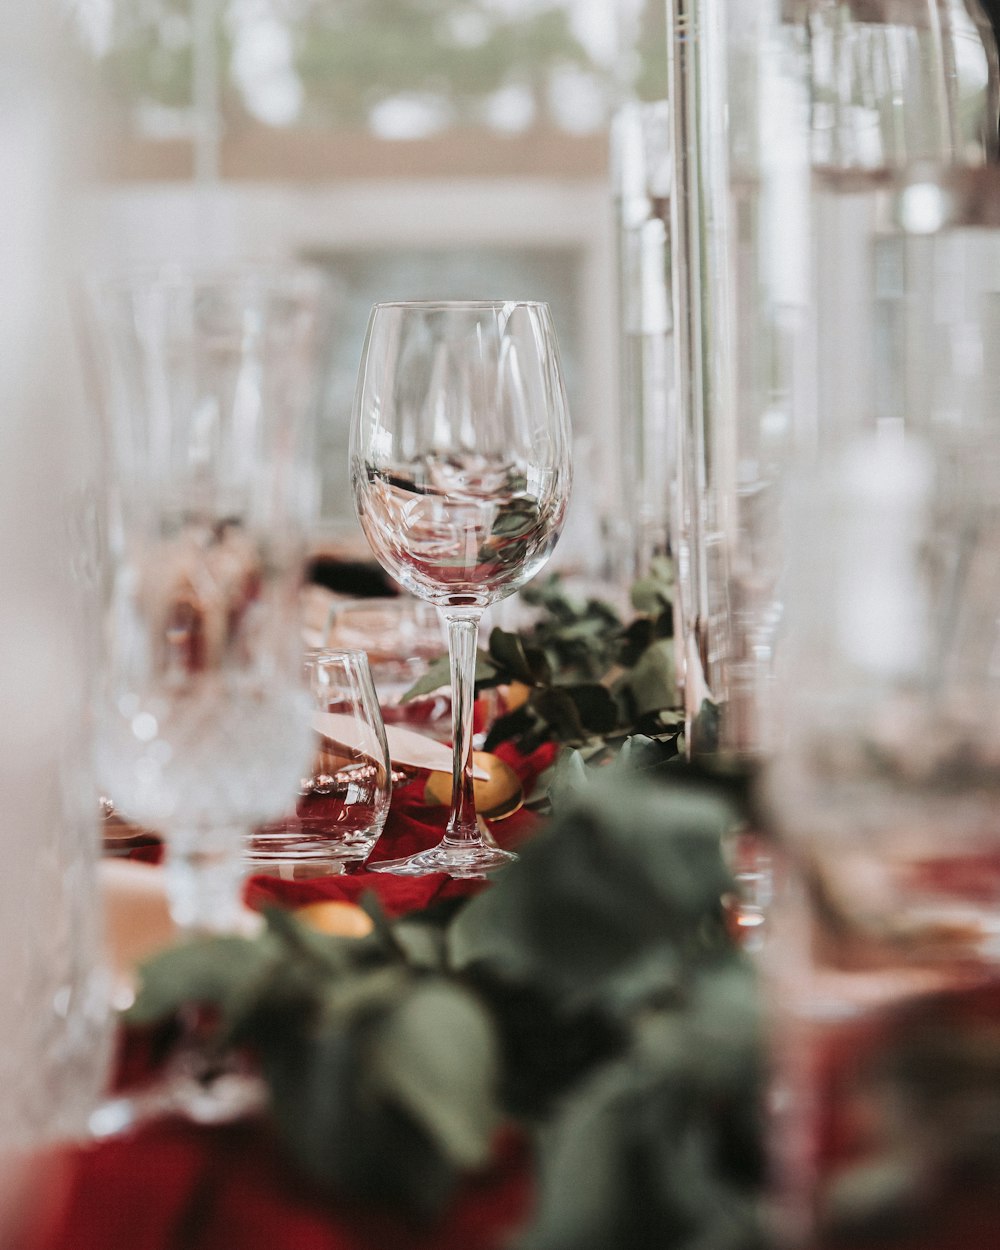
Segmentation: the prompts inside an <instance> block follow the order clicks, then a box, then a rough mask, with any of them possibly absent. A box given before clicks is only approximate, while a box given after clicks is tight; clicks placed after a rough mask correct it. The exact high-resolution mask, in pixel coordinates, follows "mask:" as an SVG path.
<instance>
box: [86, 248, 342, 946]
mask: <svg viewBox="0 0 1000 1250" xmlns="http://www.w3.org/2000/svg"><path fill="white" fill-rule="evenodd" d="M90 295H91V298H90V300H89V304H88V310H89V313H90V318H89V325H90V329H91V332H92V342H93V345H94V347H95V349H96V352H97V357H98V360H99V363H100V364H101V366H102V368H101V377H102V379H103V383H104V388H105V394H104V401H105V403H104V412H105V416H106V423H105V428H106V436H107V437H106V454H107V458H108V469H109V473H108V478H109V486H108V505H109V507H108V517H107V529H108V557H109V558H108V565H107V574H106V610H105V635H106V636H105V646H106V659H105V668H104V683H103V687H104V688H103V700H102V703H101V708H100V726H99V751H98V760H99V775H100V779H101V784H102V785H103V786H104V787H105V788H106V792H107V794H109V795H110V797H111V799H112V800H113V802H114V804H115V806H116V808H117V810H118V812H119V813H120V814H121V815H122V816H123V817H125V818H127V819H128V820H130V821H134V822H136V823H137V824H139V825H144V826H147V827H148V828H151V829H155V830H157V831H158V832H160V833H162V834H163V835H164V837H165V839H166V876H167V888H168V894H169V900H170V907H171V912H172V915H173V918H174V921H175V922H176V924H177V925H178V926H179V927H180V928H181V929H182V930H187V931H193V930H199V931H204V930H214V931H225V930H227V929H230V928H232V927H233V926H234V925H235V924H236V921H237V916H238V914H239V907H240V882H241V877H242V871H243V869H242V862H241V854H242V849H243V839H244V836H245V835H246V833H247V832H248V831H249V830H250V829H251V828H252V827H253V826H255V825H257V824H260V823H262V822H264V821H266V820H269V819H272V818H274V817H277V816H279V815H280V814H281V812H282V810H283V808H284V806H285V804H286V802H287V799H288V795H289V793H290V792H292V793H294V787H295V783H296V781H297V779H298V778H299V777H300V776H302V773H303V771H304V770H305V768H306V767H307V766H308V759H309V746H310V741H309V730H308V715H307V703H306V697H305V691H304V690H303V687H302V682H301V643H300V635H299V620H298V600H297V592H298V586H299V582H300V577H301V570H302V564H303V534H304V528H305V525H306V524H307V522H308V520H309V517H310V511H311V506H312V503H313V501H314V500H315V491H314V490H313V489H312V487H311V483H310V479H309V476H308V463H309V461H308V450H309V447H308V439H307V438H306V434H307V432H308V427H307V421H306V418H307V414H308V411H309V401H310V394H311V387H312V381H313V361H312V348H313V342H314V332H315V328H316V324H317V312H318V308H319V306H320V300H321V288H320V286H319V285H318V281H317V280H316V279H315V278H314V277H313V276H312V275H311V274H310V273H308V272H306V271H300V270H298V269H295V268H291V269H280V268H275V269H273V270H266V269H260V268H253V267H247V268H244V269H235V270H232V271H227V272H223V273H202V272H192V271H185V270H180V269H177V270H169V271H162V272H146V271H142V272H138V273H134V272H132V273H127V274H125V275H122V276H117V277H109V278H104V279H99V280H97V281H96V282H95V283H94V284H93V286H92V288H91V291H90Z"/></svg>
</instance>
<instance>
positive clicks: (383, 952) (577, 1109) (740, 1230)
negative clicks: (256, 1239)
mask: <svg viewBox="0 0 1000 1250" xmlns="http://www.w3.org/2000/svg"><path fill="white" fill-rule="evenodd" d="M733 822H734V812H733V810H732V809H731V808H730V807H729V805H728V804H727V803H726V802H724V801H722V800H721V799H720V798H719V797H717V796H715V795H713V794H711V793H708V792H698V791H697V790H696V789H694V788H690V787H679V788H675V787H672V786H664V785H663V783H662V782H661V781H656V780H653V779H651V778H649V777H644V776H643V775H641V774H640V772H639V771H638V770H637V769H636V767H635V765H634V764H633V765H630V764H628V763H627V762H624V763H617V764H614V765H612V766H611V767H610V768H607V769H601V770H599V773H598V774H597V776H596V777H595V778H594V779H593V780H591V779H590V774H589V773H588V779H587V781H586V782H585V783H583V784H581V785H578V786H574V787H570V788H567V787H563V788H562V789H561V790H560V795H559V799H558V802H557V804H556V807H555V810H554V813H553V815H552V817H551V819H550V820H549V821H548V822H547V824H546V827H545V828H544V829H543V831H542V832H541V833H539V834H538V836H537V837H536V838H534V839H533V840H532V841H531V842H530V844H529V845H527V846H526V847H525V849H524V851H523V853H522V854H521V857H520V858H519V860H518V861H517V862H516V863H514V864H512V865H511V866H510V867H509V868H507V869H505V870H504V871H503V872H502V873H501V874H498V875H497V876H495V877H494V878H493V882H492V884H491V886H490V888H489V889H488V890H486V891H485V892H483V893H481V894H479V895H477V896H476V897H474V898H472V899H470V900H466V901H460V902H458V903H450V904H448V905H446V906H444V907H441V908H438V909H436V910H431V911H427V912H421V913H416V914H412V915H410V916H408V917H405V918H403V919H400V920H397V921H395V922H389V921H388V920H387V919H386V918H385V917H384V916H383V915H382V914H381V912H380V910H379V908H378V905H377V902H376V901H375V900H374V899H373V898H369V899H367V900H366V903H365V905H366V908H367V910H368V911H369V912H370V914H371V915H372V916H373V918H374V919H375V922H376V923H375V928H374V930H373V932H372V933H370V934H369V935H368V936H366V937H361V938H349V937H335V936H331V935H328V934H324V933H320V932H317V931H315V930H313V929H311V928H309V927H307V926H306V925H305V924H303V923H301V922H300V921H299V920H298V919H296V918H295V917H294V916H293V915H291V914H290V913H287V912H280V911H279V912H274V913H271V914H270V915H269V916H268V926H267V929H266V930H265V931H264V933H263V934H262V936H260V937H258V938H255V939H244V938H238V937H219V938H212V939H205V940H201V941H197V942H193V943H189V944H187V945H182V946H180V947H177V948H174V949H173V950H171V951H168V952H166V953H165V954H163V955H161V956H159V957H158V958H157V959H156V960H155V961H153V962H152V963H151V964H149V965H147V967H146V969H145V973H144V980H143V985H142V991H141V993H140V996H139V999H138V1001H137V1003H136V1005H135V1007H134V1008H133V1010H132V1013H131V1014H132V1019H133V1020H134V1021H135V1022H137V1023H140V1022H150V1021H154V1020H159V1019H162V1018H164V1017H167V1016H169V1015H170V1014H172V1013H173V1012H175V1011H177V1010H178V1009H179V1008H180V1007H182V1006H183V1005H185V1004H189V1003H191V1002H192V1001H197V1002H201V1003H206V1004H211V1005H213V1006H214V1008H216V1011H217V1014H216V1017H215V1018H216V1020H217V1024H216V1028H215V1031H214V1035H213V1044H214V1045H215V1046H216V1047H217V1048H219V1050H220V1051H221V1052H223V1053H224V1052H226V1051H227V1050H229V1049H231V1048H241V1049H242V1048H248V1049H249V1050H250V1051H251V1052H252V1053H253V1054H254V1055H255V1057H256V1059H257V1062H258V1063H259V1067H260V1070H261V1072H262V1074H263V1077H264V1080H265V1084H266V1086H267V1091H268V1096H269V1107H270V1114H271V1117H272V1119H273V1122H274V1124H275V1126H276V1128H277V1130H278V1134H279V1136H280V1138H281V1139H282V1140H283V1142H284V1143H285V1145H286V1147H287V1149H288V1151H289V1152H290V1154H291V1156H292V1157H293V1158H294V1159H295V1160H296V1161H297V1163H298V1164H299V1165H300V1167H301V1168H302V1169H303V1170H304V1171H305V1172H306V1173H307V1174H308V1175H309V1176H310V1177H311V1178H312V1179H313V1180H314V1181H316V1182H318V1183H319V1184H320V1185H321V1186H323V1187H324V1188H326V1189H328V1190H329V1191H330V1192H331V1193H333V1194H335V1195H337V1196H340V1197H344V1198H349V1199H353V1200H359V1199H360V1200H362V1201H372V1202H376V1203H378V1204H380V1205H383V1206H384V1205H389V1206H393V1207H395V1208H397V1209H400V1210H402V1211H404V1212H406V1213H407V1214H408V1215H410V1216H411V1217H418V1218H419V1217H424V1218H427V1219H431V1218H433V1217H434V1216H435V1215H436V1214H438V1213H439V1212H440V1211H441V1210H442V1209H443V1208H444V1206H445V1205H446V1204H447V1202H448V1201H449V1199H450V1197H451V1196H452V1194H453V1192H454V1189H455V1186H456V1185H457V1183H458V1182H459V1180H460V1179H461V1177H462V1176H463V1174H465V1173H467V1172H469V1171H470V1170H475V1169H479V1168H482V1167H484V1166H485V1165H487V1164H488V1162H489V1160H490V1156H491V1148H492V1146H493V1144H494V1143H495V1141H496V1133H497V1130H498V1129H499V1128H500V1127H501V1126H504V1125H508V1126H511V1125H512V1126H515V1127H519V1128H520V1129H521V1130H522V1131H523V1132H526V1133H528V1134H529V1135H530V1137H531V1139H532V1141H533V1142H534V1146H535V1160H536V1170H537V1176H538V1184H539V1200H538V1204H537V1207H536V1210H535V1213H534V1215H533V1218H532V1222H531V1225H530V1227H529V1228H527V1229H525V1230H522V1232H521V1234H520V1235H519V1238H518V1240H517V1241H516V1243H515V1244H516V1246H517V1250H608V1247H610V1246H620V1247H623V1250H643V1248H644V1247H647V1246H648V1247H650V1248H652V1247H654V1246H655V1247H658V1248H660V1250H662V1248H663V1247H674V1246H676V1247H690V1248H691V1250H694V1248H695V1247H711V1250H751V1248H752V1247H756V1246H759V1245H762V1244H763V1242H762V1235H761V1231H760V1221H759V1213H758V1195H759V1192H760V1185H761V1176H762V1151H761V1131H760V1123H759V1113H760V1088H761V1071H760V1053H761V1052H760V1047H759V1039H758V1008H757V994H756V987H755V982H754V976H753V972H752V969H751V966H750V964H749V962H748V959H747V957H746V956H745V955H744V954H743V953H742V952H741V951H739V950H738V949H737V948H736V946H735V945H734V943H733V941H732V940H731V938H730V935H729V932H728V930H727V926H726V921H725V915H724V911H723V904H722V899H723V897H724V895H726V893H727V891H729V890H730V889H731V883H730V880H729V876H728V873H727V871H726V868H725V866H724V862H723V857H722V854H721V850H720V847H721V842H722V839H723V837H724V835H725V834H726V833H727V831H728V830H730V829H731V828H732V826H733Z"/></svg>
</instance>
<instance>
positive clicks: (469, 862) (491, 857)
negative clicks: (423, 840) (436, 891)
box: [367, 838, 517, 878]
mask: <svg viewBox="0 0 1000 1250" xmlns="http://www.w3.org/2000/svg"><path fill="white" fill-rule="evenodd" d="M515 859H517V856H516V855H515V854H514V852H513V851H504V850H501V848H500V847H499V846H487V845H486V844H485V843H484V842H481V841H479V840H478V839H477V840H476V841H474V842H462V841H457V840H452V839H450V838H445V839H444V841H443V842H439V843H438V845H437V846H433V847H431V848H430V850H428V851H420V852H418V853H417V854H416V855H408V856H407V857H406V858H405V859H383V860H379V861H377V862H376V863H374V864H368V865H367V867H368V870H369V871H370V872H390V873H394V874H395V875H396V876H397V877H425V876H428V875H429V874H431V873H434V872H446V873H448V874H449V876H452V877H461V878H469V877H473V878H476V877H485V876H486V875H487V874H488V873H491V872H495V871H496V870H497V869H498V868H503V867H504V865H505V864H510V863H512V862H513V861H514V860H515Z"/></svg>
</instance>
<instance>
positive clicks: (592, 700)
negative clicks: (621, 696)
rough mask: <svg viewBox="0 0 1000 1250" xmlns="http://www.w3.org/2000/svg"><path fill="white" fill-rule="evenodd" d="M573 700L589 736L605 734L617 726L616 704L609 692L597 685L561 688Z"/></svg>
mask: <svg viewBox="0 0 1000 1250" xmlns="http://www.w3.org/2000/svg"><path fill="white" fill-rule="evenodd" d="M561 689H562V690H564V691H565V693H566V694H568V695H569V697H570V698H571V699H572V700H573V703H574V704H575V705H576V710H577V712H578V713H579V716H580V722H581V724H582V725H583V727H584V729H586V730H587V732H588V733H590V734H607V733H611V731H612V730H613V729H614V728H615V726H616V725H617V724H618V704H617V703H616V702H615V700H614V698H613V696H612V694H611V692H610V690H608V689H607V687H606V686H602V685H599V684H598V683H587V684H583V685H575V686H563V687H561Z"/></svg>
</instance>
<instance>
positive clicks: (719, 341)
mask: <svg viewBox="0 0 1000 1250" xmlns="http://www.w3.org/2000/svg"><path fill="white" fill-rule="evenodd" d="M724 9H725V5H723V4H721V3H720V0H667V60H668V86H669V92H668V95H669V101H670V109H671V118H672V125H673V136H672V137H673V151H674V171H675V176H674V187H673V196H672V199H671V214H670V222H671V235H672V255H673V283H672V288H673V322H674V359H675V362H676V366H675V367H676V395H677V408H678V412H679V414H680V421H679V427H678V466H679V468H678V474H677V487H678V505H677V509H676V511H677V518H678V522H677V574H678V577H677V580H678V603H677V609H678V610H677V612H676V617H675V623H676V628H678V629H679V631H680V634H681V639H682V652H683V662H684V675H683V687H684V711H685V721H686V724H687V727H688V734H687V738H688V743H689V749H690V750H692V751H698V750H699V749H701V748H702V747H704V746H708V745H710V742H706V739H705V737H704V736H703V734H702V730H701V726H702V725H704V724H705V719H704V718H702V717H701V714H702V713H703V712H704V711H706V710H707V708H708V707H710V706H711V705H713V704H714V705H720V704H721V705H724V704H725V701H726V693H727V692H726V688H725V677H726V672H725V660H726V656H727V654H728V647H729V638H728V635H729V623H730V617H729V603H728V590H729V577H728V571H727V560H728V553H727V549H726V543H725V524H726V510H727V499H728V498H730V497H731V494H732V476H733V467H734V466H733V459H732V450H733V446H732V437H731V433H732V426H731V419H730V405H731V374H730V365H731V356H730V348H731V305H730V289H729V269H728V265H729V258H728V245H729V244H728V188H727V170H726V161H727V151H726V129H725V125H726V122H725V118H726V75H725V56H724V51H725V42H724V38H725V36H724V22H725V13H724Z"/></svg>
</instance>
